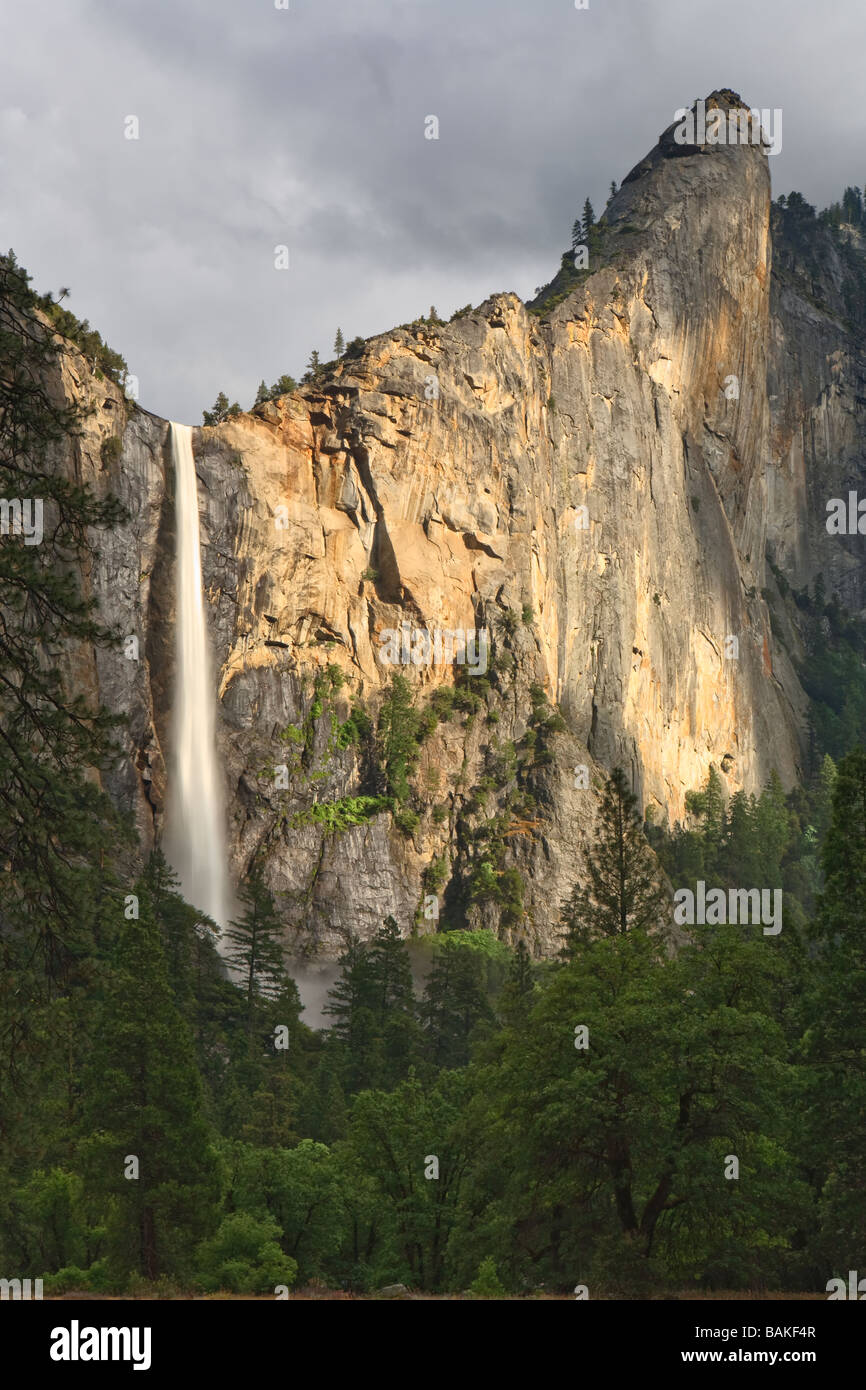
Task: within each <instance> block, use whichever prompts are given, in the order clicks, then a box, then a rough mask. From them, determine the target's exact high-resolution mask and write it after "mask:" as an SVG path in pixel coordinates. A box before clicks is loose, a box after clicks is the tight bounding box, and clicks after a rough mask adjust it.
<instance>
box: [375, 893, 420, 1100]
mask: <svg viewBox="0 0 866 1390" xmlns="http://www.w3.org/2000/svg"><path fill="white" fill-rule="evenodd" d="M368 965H369V974H370V992H371V1000H372V1002H373V1005H374V1008H375V1009H377V1010H378V1012H377V1015H376V1032H377V1036H378V1037H379V1038H380V1039H381V1045H382V1046H381V1056H382V1063H383V1066H382V1072H381V1075H380V1076H378V1077H372V1076H371V1077H370V1080H369V1084H370V1085H380V1086H387V1087H389V1088H390V1087H391V1086H394V1085H395V1084H396V1083H397V1082H398V1081H401V1080H402V1079H403V1078H404V1077H405V1076H406V1074H407V1072H408V1070H409V1067H410V1066H411V1064H412V1060H413V1058H414V1057H415V1054H416V1051H417V1046H418V1041H419V1033H418V1024H417V1021H416V1018H415V994H414V990H413V988H412V966H411V963H410V960H409V950H408V947H407V945H406V942H405V940H404V939H403V937H402V936H401V934H400V928H399V927H398V925H397V923H396V921H395V920H394V918H393V917H386V918H385V922H384V925H383V926H381V927H380V928H379V930H378V931H377V933H376V935H375V936H374V938H373V940H372V942H371V943H370V948H369V953H368Z"/></svg>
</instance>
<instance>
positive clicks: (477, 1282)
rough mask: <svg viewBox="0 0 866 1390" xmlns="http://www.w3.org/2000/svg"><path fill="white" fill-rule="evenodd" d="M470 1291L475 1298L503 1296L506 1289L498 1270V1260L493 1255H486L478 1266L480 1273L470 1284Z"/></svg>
mask: <svg viewBox="0 0 866 1390" xmlns="http://www.w3.org/2000/svg"><path fill="white" fill-rule="evenodd" d="M469 1292H470V1293H471V1294H472V1297H473V1298H503V1297H504V1295H505V1289H504V1288H503V1287H502V1284H501V1282H500V1279H499V1275H498V1274H497V1272H496V1261H495V1260H494V1258H493V1256H492V1255H486V1256H485V1257H484V1259H483V1260H482V1261H481V1263H480V1265H479V1266H478V1273H477V1274H476V1276H475V1278H474V1279H473V1281H472V1283H471V1284H470V1285H469Z"/></svg>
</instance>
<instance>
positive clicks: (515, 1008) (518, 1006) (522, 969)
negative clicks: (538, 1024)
mask: <svg viewBox="0 0 866 1390" xmlns="http://www.w3.org/2000/svg"><path fill="white" fill-rule="evenodd" d="M534 991H535V982H534V980H533V976H532V960H531V959H530V955H529V951H528V949H527V946H526V942H525V941H524V940H522V939H521V940H520V941H518V943H517V948H516V950H515V952H514V959H513V960H512V962H511V965H510V966H509V969H508V977H507V979H506V981H505V985H504V987H503V990H502V998H501V1001H500V1008H501V1011H502V1016H503V1018H504V1019H505V1021H506V1023H508V1024H511V1025H515V1024H517V1023H519V1022H522V1021H523V1020H525V1019H526V1018H527V1016H528V1014H529V1008H530V1004H531V1002H532V997H533V994H534Z"/></svg>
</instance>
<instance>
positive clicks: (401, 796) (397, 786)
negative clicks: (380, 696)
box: [377, 672, 421, 802]
mask: <svg viewBox="0 0 866 1390" xmlns="http://www.w3.org/2000/svg"><path fill="white" fill-rule="evenodd" d="M420 733H421V717H420V715H419V713H418V711H417V710H416V709H415V707H414V704H413V700H412V687H411V686H410V684H409V682H408V681H407V679H406V677H405V676H401V675H399V674H398V673H397V672H395V673H394V674H393V675H392V677H391V686H390V689H389V691H388V693H387V695H386V697H385V699H384V700H383V702H382V707H381V709H380V711H379V724H378V729H377V741H378V748H379V756H380V759H381V763H382V768H383V771H384V776H385V783H386V787H387V790H388V794H389V795H390V796H393V797H394V798H395V799H396V801H398V802H404V801H406V800H408V797H409V778H410V776H411V775H412V773H413V772H414V770H415V766H416V764H417V761H418V752H419V743H420V738H419V735H420Z"/></svg>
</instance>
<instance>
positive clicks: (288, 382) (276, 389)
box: [269, 376, 298, 400]
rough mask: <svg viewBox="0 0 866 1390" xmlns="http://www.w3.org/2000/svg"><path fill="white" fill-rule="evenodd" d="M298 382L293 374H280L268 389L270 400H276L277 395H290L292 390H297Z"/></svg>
mask: <svg viewBox="0 0 866 1390" xmlns="http://www.w3.org/2000/svg"><path fill="white" fill-rule="evenodd" d="M297 389H298V383H297V382H296V381H295V378H294V377H293V376H281V377H279V378H278V380H277V381H275V382H274V384H273V386H272V387H271V389H270V392H269V396H270V399H271V400H276V398H277V397H278V396H290V395H291V394H292V392H293V391H297Z"/></svg>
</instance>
